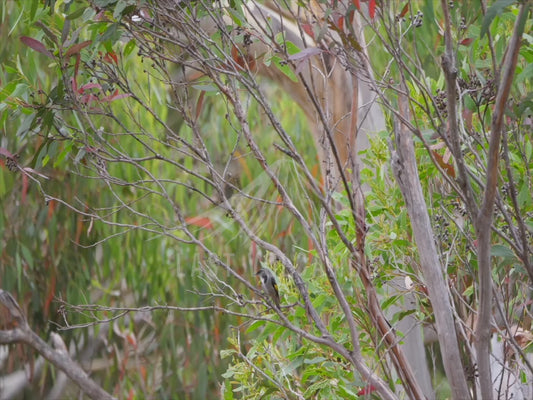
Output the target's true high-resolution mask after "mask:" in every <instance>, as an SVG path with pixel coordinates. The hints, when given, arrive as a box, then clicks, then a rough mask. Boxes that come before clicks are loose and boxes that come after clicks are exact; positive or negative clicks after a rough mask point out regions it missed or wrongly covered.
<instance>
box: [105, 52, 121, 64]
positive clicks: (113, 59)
mask: <svg viewBox="0 0 533 400" xmlns="http://www.w3.org/2000/svg"><path fill="white" fill-rule="evenodd" d="M104 61H105V62H107V63H109V64H112V63H115V64H118V57H117V53H115V52H114V51H109V52H107V54H106V55H105V56H104Z"/></svg>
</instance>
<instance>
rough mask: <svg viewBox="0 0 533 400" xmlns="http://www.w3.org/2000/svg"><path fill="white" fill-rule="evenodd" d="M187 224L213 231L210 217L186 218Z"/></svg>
mask: <svg viewBox="0 0 533 400" xmlns="http://www.w3.org/2000/svg"><path fill="white" fill-rule="evenodd" d="M185 222H187V223H188V224H189V225H194V226H198V227H200V228H206V229H213V228H214V226H213V223H212V222H211V219H210V218H209V217H189V218H185Z"/></svg>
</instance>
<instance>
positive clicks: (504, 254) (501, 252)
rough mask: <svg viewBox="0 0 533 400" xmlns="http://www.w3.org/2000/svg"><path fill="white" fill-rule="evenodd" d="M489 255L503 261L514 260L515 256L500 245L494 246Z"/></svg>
mask: <svg viewBox="0 0 533 400" xmlns="http://www.w3.org/2000/svg"><path fill="white" fill-rule="evenodd" d="M490 255H491V256H493V257H501V258H503V259H504V260H510V259H514V258H515V254H514V253H513V251H512V250H511V249H510V248H509V247H507V246H503V245H501V244H495V245H493V246H492V247H491V249H490Z"/></svg>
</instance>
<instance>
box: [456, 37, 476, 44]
mask: <svg viewBox="0 0 533 400" xmlns="http://www.w3.org/2000/svg"><path fill="white" fill-rule="evenodd" d="M473 41H474V38H466V39H463V40H461V41H460V42H459V44H460V45H461V46H469V45H470V44H472V42H473Z"/></svg>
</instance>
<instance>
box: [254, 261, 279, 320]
mask: <svg viewBox="0 0 533 400" xmlns="http://www.w3.org/2000/svg"><path fill="white" fill-rule="evenodd" d="M256 275H259V278H261V284H262V286H263V290H264V291H265V292H266V294H268V296H269V297H270V298H271V299H272V301H273V302H274V304H275V306H276V308H277V309H279V310H281V307H280V305H279V292H278V283H277V282H276V277H275V276H274V274H273V273H272V271H270V270H269V269H267V268H261V269H260V270H259V271H257V274H256Z"/></svg>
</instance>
